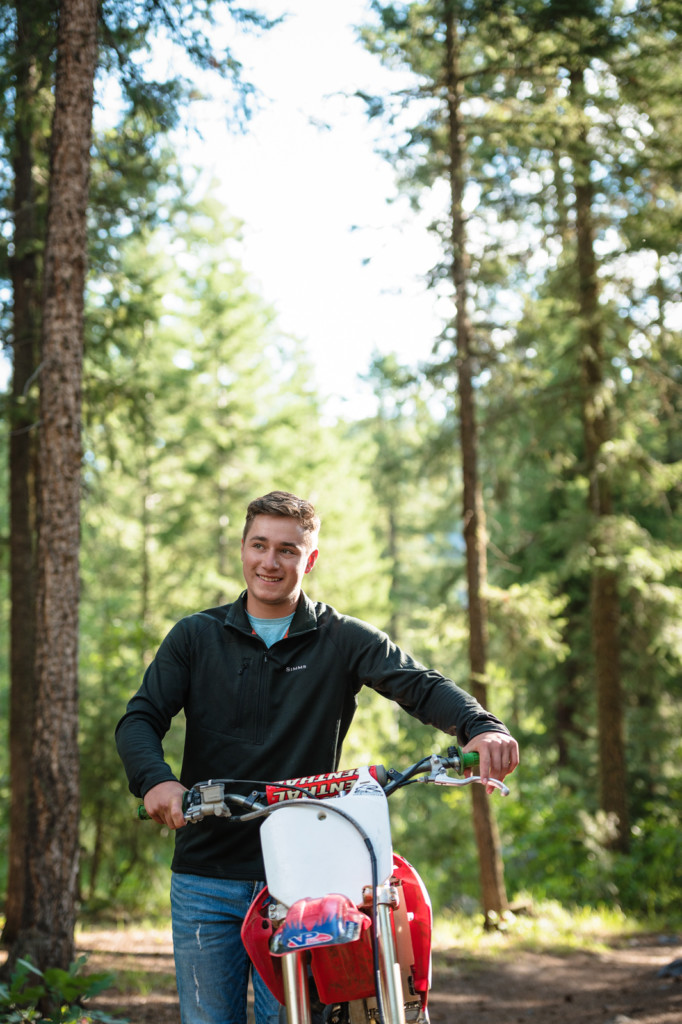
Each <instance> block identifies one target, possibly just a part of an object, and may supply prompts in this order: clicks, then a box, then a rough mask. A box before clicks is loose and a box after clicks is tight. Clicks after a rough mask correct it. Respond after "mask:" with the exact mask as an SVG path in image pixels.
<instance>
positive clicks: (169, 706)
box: [116, 621, 189, 797]
mask: <svg viewBox="0 0 682 1024" xmlns="http://www.w3.org/2000/svg"><path fill="white" fill-rule="evenodd" d="M188 685H189V638H188V635H187V630H186V628H185V625H184V621H181V622H179V623H178V624H177V625H176V626H174V627H173V629H172V630H171V631H170V633H169V634H168V636H167V637H166V638H165V640H164V641H163V642H162V644H161V646H160V647H159V650H158V652H157V654H156V657H155V658H154V660H153V661H152V663H151V665H150V666H149V668H148V669H147V671H146V672H145V674H144V679H143V681H142V685H141V686H140V689H139V690H138V691H137V693H136V694H135V695H134V696H133V697H132V698H131V699H130V701H129V702H128V706H127V708H126V712H125V714H124V715H123V717H122V718H121V720H120V722H119V723H118V725H117V726H116V746H117V749H118V753H119V756H120V758H121V760H122V761H123V766H124V768H125V770H126V775H127V776H128V784H129V788H130V791H131V793H133V795H134V796H137V797H144V795H145V793H147V792H148V790H150V789H152V787H153V786H157V785H158V784H159V783H160V782H168V781H170V780H174V779H176V776H175V774H174V773H173V771H172V769H171V767H170V765H169V764H168V763H167V762H166V760H165V756H164V751H163V738H164V736H165V735H166V733H167V732H168V730H169V728H170V725H171V722H172V720H173V718H174V716H175V715H176V714H178V712H179V711H181V710H182V708H183V706H184V703H185V698H186V693H187V687H188Z"/></svg>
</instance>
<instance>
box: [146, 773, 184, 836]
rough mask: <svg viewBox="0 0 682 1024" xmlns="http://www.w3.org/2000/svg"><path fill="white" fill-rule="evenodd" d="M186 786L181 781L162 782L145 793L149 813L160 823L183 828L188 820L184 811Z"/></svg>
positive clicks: (169, 826)
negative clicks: (183, 796)
mask: <svg viewBox="0 0 682 1024" xmlns="http://www.w3.org/2000/svg"><path fill="white" fill-rule="evenodd" d="M184 792H185V787H184V786H183V785H181V784H180V783H179V782H160V783H159V784H158V786H152V788H151V789H150V790H148V791H147V793H145V797H144V806H145V810H146V812H147V814H148V815H149V817H150V818H152V819H153V820H154V821H155V822H157V824H159V825H167V826H168V828H173V829H175V828H182V826H183V825H186V824H187V822H186V821H185V819H184V816H183V813H182V794H183V793H184Z"/></svg>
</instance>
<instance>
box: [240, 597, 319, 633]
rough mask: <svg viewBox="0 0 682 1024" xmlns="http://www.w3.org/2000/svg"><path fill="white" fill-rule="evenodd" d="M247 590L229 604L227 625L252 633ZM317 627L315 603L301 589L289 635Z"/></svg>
mask: <svg viewBox="0 0 682 1024" xmlns="http://www.w3.org/2000/svg"><path fill="white" fill-rule="evenodd" d="M246 593H247V592H246V591H245V590H243V591H242V593H241V594H240V595H239V598H238V599H237V600H236V601H235V602H234V603H233V604H230V605H228V607H227V612H226V614H225V625H226V626H234V627H235V629H239V630H241V632H242V633H251V623H250V622H249V620H248V617H247V614H246ZM311 629H317V614H316V611H315V605H314V604H313V602H312V601H311V600H310V598H309V597H308V596H307V595H306V594H304V593H303V591H301V596H300V598H299V599H298V605H297V607H296V611H295V612H294V617H293V619H292V621H291V625H290V626H289V636H293V635H294V634H295V633H307V632H308V630H311Z"/></svg>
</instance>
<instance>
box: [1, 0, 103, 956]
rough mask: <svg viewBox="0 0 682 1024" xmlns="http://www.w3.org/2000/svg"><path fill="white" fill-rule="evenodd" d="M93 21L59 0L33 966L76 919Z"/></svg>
mask: <svg viewBox="0 0 682 1024" xmlns="http://www.w3.org/2000/svg"><path fill="white" fill-rule="evenodd" d="M96 25H97V2H96V0H62V2H61V4H60V7H59V26H58V35H57V69H56V83H55V111H54V118H53V124H52V138H51V146H52V148H51V154H50V179H49V203H48V219H47V235H46V245H45V266H44V285H43V322H42V339H43V340H42V366H41V372H40V387H41V396H40V414H41V419H40V431H39V442H38V465H39V479H40V486H39V489H38V503H37V512H38V548H37V602H36V603H37V642H36V682H37V691H36V706H35V733H34V742H33V754H32V760H31V781H32V790H33V801H32V807H31V812H32V827H31V830H30V835H29V842H28V845H27V891H26V898H25V901H24V915H23V921H22V928H21V933H20V935H19V937H18V939H17V942H16V943H15V947H13V952H14V953H16V952H17V948H18V951H19V953H20V955H24V956H25V955H27V954H30V955H31V957H32V959H33V961H34V963H36V965H37V966H38V967H39V968H41V969H44V968H45V967H47V966H56V967H61V968H67V967H68V966H69V964H70V963H71V961H72V959H73V953H74V940H73V933H74V926H75V919H76V895H77V876H78V849H79V842H78V824H79V765H78V665H77V661H78V598H79V568H78V551H79V539H80V537H79V535H80V480H81V474H80V467H81V378H82V357H83V292H84V284H85V272H86V264H87V240H86V213H87V204H88V182H89V173H90V141H91V130H92V129H91V124H92V104H93V88H94V75H95V67H96V58H97V46H96Z"/></svg>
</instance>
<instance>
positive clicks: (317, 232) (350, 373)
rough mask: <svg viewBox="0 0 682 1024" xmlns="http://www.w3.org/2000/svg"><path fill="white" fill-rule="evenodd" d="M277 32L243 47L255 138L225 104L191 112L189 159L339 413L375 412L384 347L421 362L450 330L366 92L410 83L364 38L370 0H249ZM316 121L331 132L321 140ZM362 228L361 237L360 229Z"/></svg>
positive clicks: (425, 244) (238, 47)
mask: <svg viewBox="0 0 682 1024" xmlns="http://www.w3.org/2000/svg"><path fill="white" fill-rule="evenodd" d="M254 6H256V7H257V8H258V9H259V10H261V11H263V12H264V13H265V14H267V15H268V16H270V17H273V16H277V15H279V14H281V13H282V12H283V11H285V10H286V11H288V12H289V16H288V17H287V19H286V22H285V23H284V24H282V25H279V26H278V27H276V28H274V29H271V30H270V31H269V32H267V33H265V34H262V35H258V36H253V37H248V38H240V39H239V40H238V41H237V42H236V43H235V45H234V49H235V52H236V54H237V56H238V57H239V59H240V60H241V61H242V63H243V64H244V69H245V71H244V74H245V78H247V79H248V80H251V81H252V82H253V83H254V84H255V85H256V86H257V88H258V89H259V90H260V91H261V93H262V94H263V99H262V102H261V110H260V112H259V113H258V114H257V115H256V116H255V117H254V118H253V119H252V121H251V123H250V126H249V130H248V133H247V134H246V135H244V136H237V135H235V134H234V133H233V132H232V131H229V130H228V128H227V127H226V126H225V124H224V123H223V120H222V118H221V111H220V109H219V108H217V107H215V106H213V107H211V106H209V105H208V104H204V105H203V108H204V109H203V111H202V112H201V113H199V112H197V111H196V110H195V112H194V115H193V116H194V117H195V118H197V119H198V120H199V123H200V125H201V128H202V132H203V134H204V137H205V142H204V143H203V144H201V145H199V144H197V141H196V139H194V140H192V141H191V147H192V148H191V160H192V162H193V163H196V164H199V165H201V166H202V167H203V168H204V171H205V176H206V181H207V182H208V180H209V179H210V178H211V176H213V175H215V176H216V177H217V178H218V180H219V181H220V188H219V195H220V198H221V199H222V200H223V201H224V203H225V205H226V206H227V207H228V209H229V210H230V212H231V213H232V214H233V215H234V216H236V217H238V218H240V219H241V220H243V221H244V225H245V226H244V237H245V242H244V250H243V252H244V262H245V265H246V268H247V270H248V271H249V272H250V273H251V274H252V276H253V278H254V280H255V282H256V283H257V285H258V288H259V290H260V291H261V293H262V295H263V297H264V298H265V299H266V300H267V301H268V302H270V303H271V304H273V305H274V306H275V308H276V309H277V311H278V314H279V316H278V320H279V323H280V326H281V327H282V328H283V329H284V330H285V331H286V332H288V333H291V334H293V335H295V336H296V337H298V338H300V339H302V340H303V341H304V342H305V343H306V345H307V347H308V349H309V351H310V354H311V357H312V359H313V361H314V366H315V369H316V375H317V380H318V384H319V387H320V391H321V393H322V394H323V395H325V396H329V401H328V406H327V408H328V409H329V411H330V412H331V413H332V415H333V414H336V413H338V414H340V415H356V414H362V413H363V412H366V411H367V409H368V404H367V395H368V393H369V392H368V389H367V387H366V385H362V384H361V382H359V380H358V377H357V375H358V374H359V373H362V372H364V371H366V369H367V367H368V365H369V361H370V358H371V356H372V353H373V351H374V350H375V349H378V350H380V351H382V352H389V351H394V352H397V353H398V354H399V355H400V357H401V358H402V359H403V361H405V362H410V363H415V362H417V361H419V360H422V359H426V358H427V357H428V356H429V354H430V351H431V347H432V345H433V341H434V338H435V336H436V335H437V333H438V331H439V329H440V326H441V321H440V320H439V319H438V318H437V316H436V311H435V302H434V298H433V296H432V295H429V294H428V293H427V291H426V287H425V284H424V275H425V273H426V272H427V271H428V270H429V269H430V268H431V266H433V264H435V262H436V261H437V259H438V250H437V247H436V243H435V240H434V239H432V238H431V237H430V236H429V235H428V233H427V231H426V227H425V225H424V224H423V223H422V224H416V223H415V218H414V215H413V214H411V212H410V210H409V207H408V204H407V201H406V200H405V199H400V200H397V201H395V202H392V203H389V202H388V200H390V199H395V197H396V187H395V182H394V175H393V170H392V168H391V167H390V166H389V164H388V163H387V162H386V161H385V160H383V159H382V158H381V157H380V156H378V155H377V154H376V152H375V139H376V133H377V132H378V130H379V128H378V125H376V124H372V125H370V124H368V122H367V118H366V116H365V110H364V105H363V104H362V103H361V101H359V100H356V99H350V98H345V96H349V95H350V94H352V93H353V91H354V90H355V89H357V88H362V89H364V90H366V91H368V92H374V93H376V92H382V91H383V92H387V91H389V90H392V89H395V88H397V87H399V85H400V84H403V83H404V81H405V79H404V77H402V76H397V74H396V73H394V72H389V71H388V70H386V69H384V68H382V66H381V64H380V63H379V60H378V59H377V58H375V57H373V56H371V55H370V54H368V53H366V52H365V50H364V49H363V47H362V46H361V44H360V43H359V42H358V41H357V40H356V38H355V33H354V31H353V26H354V25H358V24H361V23H362V22H363V21H365V20H367V19H368V14H367V4H366V3H365V2H364V0H341V2H324V0H254ZM320 123H325V124H328V125H329V126H330V127H329V128H328V129H327V130H325V129H321V128H320V127H319V124H320ZM354 228H357V230H353V229H354Z"/></svg>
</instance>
